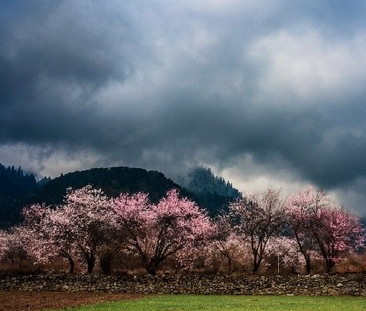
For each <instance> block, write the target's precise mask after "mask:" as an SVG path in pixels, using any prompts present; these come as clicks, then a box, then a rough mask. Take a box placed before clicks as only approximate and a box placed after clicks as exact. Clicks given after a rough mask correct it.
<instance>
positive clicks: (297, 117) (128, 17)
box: [0, 0, 366, 208]
mask: <svg viewBox="0 0 366 311" xmlns="http://www.w3.org/2000/svg"><path fill="white" fill-rule="evenodd" d="M364 9H365V7H364V5H363V4H361V3H356V2H347V3H345V2H344V1H326V2H322V3H320V2H319V1H307V2H304V3H299V2H297V1H284V0H283V1H246V2H243V1H238V0H227V1H219V0H202V1H193V0H192V1H191V0H187V1H177V2H176V3H175V4H174V5H173V4H168V3H166V2H163V1H159V0H155V1H144V0H140V1H133V2H130V1H122V2H121V1H108V2H107V3H104V4H101V3H99V2H96V1H90V2H76V1H66V0H65V1H27V3H26V4H25V3H24V2H23V1H12V2H11V3H10V2H9V3H6V4H2V10H0V12H1V13H0V19H1V22H2V23H1V24H2V27H1V29H0V35H1V38H2V40H1V43H0V46H1V49H0V85H1V88H0V98H1V101H0V109H1V114H0V122H1V127H0V156H2V157H3V159H0V162H1V160H2V161H6V162H11V161H15V162H17V161H18V162H19V163H21V164H22V165H25V166H27V163H28V166H31V167H32V168H33V169H35V170H38V171H39V172H41V173H43V174H57V173H59V172H61V171H64V170H71V169H75V168H86V167H89V166H97V165H100V166H102V165H118V164H123V165H134V166H144V167H147V168H157V169H161V170H163V171H165V172H167V173H169V174H173V175H174V174H176V173H178V172H179V171H180V170H182V169H184V168H186V167H187V166H190V165H197V164H204V165H210V166H212V167H214V168H216V169H217V170H218V171H221V172H225V170H227V169H229V168H230V169H232V168H235V169H236V170H244V171H245V172H247V173H248V176H254V175H255V174H257V175H258V174H264V170H265V171H266V172H270V174H271V175H272V176H276V174H278V176H280V177H278V178H280V179H281V181H279V183H282V182H283V181H284V180H287V182H288V183H291V182H292V181H293V179H294V178H295V179H296V180H297V181H298V182H299V183H307V182H310V183H315V184H317V185H319V186H321V187H325V188H327V189H331V190H335V191H338V193H340V194H341V193H342V194H343V198H350V196H352V195H353V198H354V199H353V200H352V199H350V201H353V202H360V198H359V196H360V195H361V194H360V193H361V192H360V189H361V188H362V187H361V186H359V185H362V184H363V182H360V180H361V181H362V180H363V179H364V178H365V177H366V165H365V164H366V163H365V160H364V159H365V155H366V140H365V124H364V116H365V112H366V111H365V109H366V108H364V107H365V105H364V103H363V100H364V97H365V96H364V95H365V94H364V93H365V91H364V83H365V80H366V71H365V68H366V56H365V55H364V50H365V47H366V31H365V30H364V29H365V21H364V18H363V15H364V14H363V12H364ZM19 150H21V152H19ZM17 151H18V152H17ZM12 153H15V154H14V156H9V155H10V154H12ZM16 153H18V154H16ZM248 156H250V159H251V162H250V163H251V165H252V166H253V168H252V169H251V168H250V167H249V166H248V165H247V164H243V162H242V159H247V157H248ZM274 159H275V160H274ZM27 161H28V162H27ZM36 163H38V164H36ZM245 163H249V162H245ZM284 171H286V173H283V172H284ZM231 174H232V173H231ZM243 178H245V173H244V177H243ZM248 178H249V177H248ZM356 183H357V187H355V190H354V191H353V194H352V193H351V192H350V191H348V190H347V191H348V192H347V191H346V189H349V187H351V185H353V184H355V185H356ZM350 193H351V194H350ZM356 197H357V198H356ZM352 204H353V203H352ZM354 204H355V205H357V204H358V203H357V204H356V203H354ZM356 208H357V206H356Z"/></svg>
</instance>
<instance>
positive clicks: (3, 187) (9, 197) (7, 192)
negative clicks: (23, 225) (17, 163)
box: [0, 164, 37, 227]
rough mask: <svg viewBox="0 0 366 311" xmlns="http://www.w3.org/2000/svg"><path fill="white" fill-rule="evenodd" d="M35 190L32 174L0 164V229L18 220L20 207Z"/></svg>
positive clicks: (35, 183)
mask: <svg viewBox="0 0 366 311" xmlns="http://www.w3.org/2000/svg"><path fill="white" fill-rule="evenodd" d="M36 189H37V182H36V179H35V177H34V175H32V174H28V173H26V172H24V171H23V170H22V169H21V168H15V167H13V166H11V167H5V166H4V165H2V164H0V227H8V226H10V225H12V224H14V223H17V222H19V220H20V211H21V209H22V207H23V206H24V205H25V204H26V203H27V202H28V201H29V200H30V198H31V197H32V194H33V193H34V192H35V191H36Z"/></svg>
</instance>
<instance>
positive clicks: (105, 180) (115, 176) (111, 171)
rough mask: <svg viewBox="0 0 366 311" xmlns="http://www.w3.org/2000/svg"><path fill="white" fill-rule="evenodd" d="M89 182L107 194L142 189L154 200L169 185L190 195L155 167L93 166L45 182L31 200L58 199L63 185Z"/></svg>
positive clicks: (56, 201) (50, 202) (56, 200)
mask: <svg viewBox="0 0 366 311" xmlns="http://www.w3.org/2000/svg"><path fill="white" fill-rule="evenodd" d="M86 185H92V186H93V187H95V188H100V189H102V190H103V191H104V192H105V194H107V195H108V196H112V197H114V196H117V195H119V194H120V193H121V192H129V193H136V192H146V193H149V197H150V200H151V201H152V202H157V201H159V199H161V198H162V197H163V196H164V195H165V193H166V192H167V191H168V190H170V189H178V190H179V191H180V192H181V193H182V194H183V195H185V196H190V195H191V194H190V193H188V192H187V191H186V190H184V189H182V188H181V187H180V186H179V185H177V184H176V183H174V182H173V181H172V180H170V179H168V178H166V177H165V176H164V175H163V174H162V173H160V172H157V171H147V170H145V169H141V168H130V167H112V168H93V169H89V170H86V171H76V172H72V173H68V174H65V175H61V176H59V177H57V178H55V179H52V180H50V181H48V182H46V183H45V184H44V185H43V186H42V187H41V188H40V189H39V190H38V191H37V192H36V193H35V195H34V198H33V200H34V201H35V202H45V203H47V204H55V203H60V202H62V199H63V197H64V195H65V194H66V189H67V188H69V187H71V188H73V189H77V188H81V187H83V186H86Z"/></svg>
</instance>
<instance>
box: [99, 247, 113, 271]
mask: <svg viewBox="0 0 366 311" xmlns="http://www.w3.org/2000/svg"><path fill="white" fill-rule="evenodd" d="M112 259H113V254H112V253H111V252H107V253H104V254H103V255H102V256H101V257H100V268H101V270H102V272H103V273H104V274H111V271H112Z"/></svg>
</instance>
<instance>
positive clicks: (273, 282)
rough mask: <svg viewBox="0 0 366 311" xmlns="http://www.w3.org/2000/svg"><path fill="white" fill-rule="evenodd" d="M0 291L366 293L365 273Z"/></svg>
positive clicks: (103, 280) (108, 282)
mask: <svg viewBox="0 0 366 311" xmlns="http://www.w3.org/2000/svg"><path fill="white" fill-rule="evenodd" d="M0 290H21V291H68V292H77V291H106V292H118V293H130V294H205V295H207V294H230V295H232V294H234V295H316V296H320V295H332V296H336V295H355V296H366V274H346V275H296V276H295V275H292V276H252V275H250V276H240V277H231V276H220V275H212V276H208V275H181V276H173V275H164V276H156V277H152V276H142V277H129V276H98V275H91V276H90V275H54V274H50V275H27V276H17V277H14V276H7V277H1V278H0Z"/></svg>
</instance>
